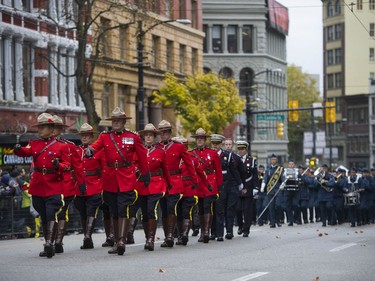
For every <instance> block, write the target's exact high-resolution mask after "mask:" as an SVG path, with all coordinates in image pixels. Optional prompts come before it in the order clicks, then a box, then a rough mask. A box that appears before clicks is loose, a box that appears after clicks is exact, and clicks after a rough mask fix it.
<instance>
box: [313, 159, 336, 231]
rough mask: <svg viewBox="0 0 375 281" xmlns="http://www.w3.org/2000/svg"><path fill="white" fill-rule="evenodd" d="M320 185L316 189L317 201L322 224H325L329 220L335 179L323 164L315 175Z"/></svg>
mask: <svg viewBox="0 0 375 281" xmlns="http://www.w3.org/2000/svg"><path fill="white" fill-rule="evenodd" d="M317 181H318V183H319V185H320V187H319V190H318V202H319V209H320V216H321V220H322V226H327V220H328V221H330V219H331V216H332V208H333V203H332V202H333V192H332V191H333V189H334V187H335V179H334V178H333V176H332V175H331V174H330V173H328V165H327V164H323V165H322V167H321V173H320V174H319V175H318V177H317Z"/></svg>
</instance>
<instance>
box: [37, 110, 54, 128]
mask: <svg viewBox="0 0 375 281" xmlns="http://www.w3.org/2000/svg"><path fill="white" fill-rule="evenodd" d="M37 122H38V123H36V124H34V125H31V127H36V126H39V125H46V124H48V125H54V124H55V123H54V122H53V117H52V115H51V114H49V113H42V114H40V115H39V116H38V119H37Z"/></svg>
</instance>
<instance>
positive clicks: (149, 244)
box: [145, 220, 158, 251]
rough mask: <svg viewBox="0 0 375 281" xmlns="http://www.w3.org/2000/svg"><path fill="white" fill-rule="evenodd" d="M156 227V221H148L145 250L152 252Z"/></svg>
mask: <svg viewBox="0 0 375 281" xmlns="http://www.w3.org/2000/svg"><path fill="white" fill-rule="evenodd" d="M157 226H158V222H157V221H156V220H148V236H147V241H146V245H145V249H147V250H149V251H153V250H154V241H155V234H156V228H157Z"/></svg>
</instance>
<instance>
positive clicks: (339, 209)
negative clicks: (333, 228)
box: [330, 168, 347, 225]
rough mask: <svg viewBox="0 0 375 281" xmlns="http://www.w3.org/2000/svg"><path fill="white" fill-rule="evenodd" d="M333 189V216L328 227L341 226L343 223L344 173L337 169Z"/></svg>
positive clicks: (342, 170)
mask: <svg viewBox="0 0 375 281" xmlns="http://www.w3.org/2000/svg"><path fill="white" fill-rule="evenodd" d="M336 173H337V174H336V177H335V182H336V185H335V188H334V190H333V214H332V219H331V222H330V225H336V224H337V223H338V224H342V223H343V221H344V191H345V187H346V181H347V178H346V171H345V170H344V169H341V168H339V169H337V171H336Z"/></svg>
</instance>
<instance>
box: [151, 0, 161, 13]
mask: <svg viewBox="0 0 375 281" xmlns="http://www.w3.org/2000/svg"><path fill="white" fill-rule="evenodd" d="M151 5H152V6H151V10H152V11H153V12H154V13H155V14H159V13H160V0H154V1H152V2H151Z"/></svg>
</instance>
